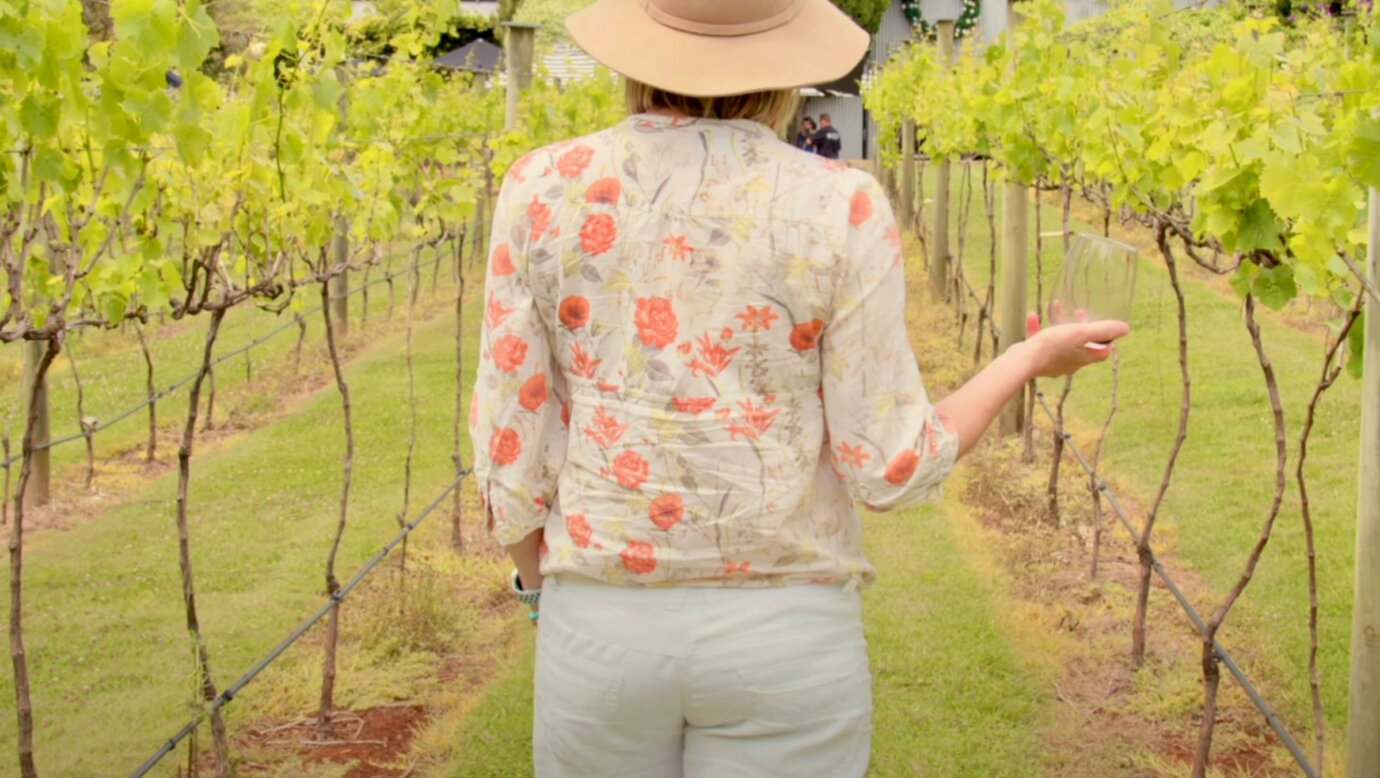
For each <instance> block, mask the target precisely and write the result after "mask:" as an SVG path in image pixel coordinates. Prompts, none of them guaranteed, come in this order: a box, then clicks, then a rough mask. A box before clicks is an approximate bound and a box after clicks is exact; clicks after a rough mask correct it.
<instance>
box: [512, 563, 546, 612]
mask: <svg viewBox="0 0 1380 778" xmlns="http://www.w3.org/2000/svg"><path fill="white" fill-rule="evenodd" d="M513 594H516V595H517V598H518V602H521V603H522V604H523V605H526V606H527V607H529V608H535V607H537V603H539V602H541V589H532V590H530V591H529V590H527V589H523V588H522V579H521V578H520V577H518V571H517V570H516V569H514V570H513Z"/></svg>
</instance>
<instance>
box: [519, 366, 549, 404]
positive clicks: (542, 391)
mask: <svg viewBox="0 0 1380 778" xmlns="http://www.w3.org/2000/svg"><path fill="white" fill-rule="evenodd" d="M545 402H546V374H545V373H537V374H536V375H534V376H532V377H531V378H529V379H527V380H526V381H525V382H523V384H522V388H521V389H519V390H518V404H519V405H521V406H522V407H524V408H526V409H527V410H529V411H535V410H536V409H538V408H540V407H541V406H542V404H543V403H545Z"/></svg>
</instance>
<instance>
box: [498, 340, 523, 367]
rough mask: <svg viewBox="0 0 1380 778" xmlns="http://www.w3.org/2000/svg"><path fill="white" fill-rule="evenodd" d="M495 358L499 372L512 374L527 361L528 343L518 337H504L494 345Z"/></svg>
mask: <svg viewBox="0 0 1380 778" xmlns="http://www.w3.org/2000/svg"><path fill="white" fill-rule="evenodd" d="M493 358H494V364H495V365H498V369H499V370H502V371H503V372H505V373H511V372H513V371H514V370H517V369H518V368H519V367H522V363H523V362H525V361H527V341H525V340H523V339H522V338H519V337H518V336H516V335H504V336H503V337H501V338H499V339H498V341H497V342H495V343H494V349H493Z"/></svg>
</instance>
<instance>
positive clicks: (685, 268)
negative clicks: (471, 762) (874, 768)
mask: <svg viewBox="0 0 1380 778" xmlns="http://www.w3.org/2000/svg"><path fill="white" fill-rule="evenodd" d="M567 25H568V27H569V29H570V32H571V34H572V35H573V36H574V38H575V40H576V41H577V42H578V43H579V44H580V45H581V46H582V47H583V48H584V49H585V50H586V51H588V52H589V53H590V54H591V55H593V56H594V57H596V58H597V59H599V60H600V61H602V62H603V63H604V64H606V65H608V66H609V67H612V68H614V69H615V70H617V71H619V72H621V73H623V74H624V75H625V76H626V77H627V96H628V104H629V108H630V111H631V112H632V114H633V115H632V116H630V117H629V118H628V119H626V120H625V121H623V122H621V123H620V124H618V125H616V126H614V127H612V128H609V129H607V130H604V131H603V132H599V133H596V134H594V135H591V136H588V137H584V138H580V139H577V140H573V141H569V142H565V143H560V144H557V145H555V146H552V147H549V148H545V149H541V150H539V151H536V152H534V153H532V154H529V155H528V156H527V157H525V158H523V159H522V160H519V161H518V162H517V163H516V164H515V165H514V166H513V168H512V169H511V170H510V171H509V172H508V175H507V177H506V179H505V181H504V183H503V188H502V192H501V193H500V195H499V197H498V200H497V203H496V206H495V211H494V228H493V236H494V237H493V242H494V246H493V249H492V254H491V257H490V264H489V269H488V284H487V291H486V315H485V328H484V336H483V354H482V359H481V365H480V369H479V376H478V382H477V385H476V388H475V395H474V399H473V404H472V408H471V422H470V423H471V435H472V439H473V440H474V441H476V448H477V451H476V458H475V465H476V476H477V482H478V485H479V488H480V490H481V495H482V498H483V500H484V502H485V505H486V506H487V510H488V512H489V522H490V525H491V529H492V531H493V532H494V534H495V536H496V538H497V539H498V541H499V542H500V543H502V544H503V545H505V546H506V547H507V549H508V551H509V552H510V553H511V554H512V556H513V559H514V561H515V562H516V565H517V570H516V571H515V574H514V588H515V589H517V590H519V592H520V596H521V597H522V598H523V599H524V600H525V601H528V602H530V603H532V604H533V605H534V611H533V617H534V619H535V616H536V611H535V601H536V598H537V597H538V596H540V595H541V594H542V593H544V596H545V599H544V600H543V601H542V602H541V629H540V631H539V635H538V637H537V670H536V704H535V707H536V711H535V721H534V738H533V739H534V746H533V747H534V761H535V764H536V772H537V775H538V776H542V778H548V777H555V776H559V777H561V778H565V777H566V776H598V777H599V778H613V777H614V776H653V777H655V778H661V777H662V776H687V777H689V778H697V777H704V776H715V778H722V777H725V776H726V777H728V778H733V777H734V776H744V777H745V776H792V777H801V776H804V777H809V776H819V777H820V778H848V777H850V776H860V775H862V774H863V773H864V771H865V770H866V768H867V764H868V753H869V747H870V739H871V724H870V717H871V712H872V700H871V690H870V676H869V670H868V662H867V652H866V643H865V642H864V639H863V628H862V620H861V612H860V602H859V596H858V588H859V587H860V586H865V585H867V584H868V583H870V582H871V581H872V579H873V577H874V575H875V571H874V570H873V568H872V566H871V565H869V564H868V562H867V560H866V559H865V558H864V557H863V555H862V553H861V542H860V532H861V524H860V522H859V518H858V506H863V507H867V508H869V509H872V510H888V509H892V508H896V507H900V506H903V505H907V504H909V503H913V502H915V501H917V500H921V499H924V498H934V497H937V495H938V492H939V486H940V483H941V482H942V481H943V480H944V478H945V476H947V475H948V473H949V471H950V469H951V468H952V467H953V464H954V461H955V459H956V458H957V457H958V456H959V455H960V454H961V453H962V452H964V451H966V450H967V449H968V448H970V447H971V446H972V445H973V444H974V443H975V442H976V440H977V439H978V437H979V435H981V433H982V432H983V430H984V429H985V428H986V427H987V426H988V424H989V423H990V422H991V420H992V419H993V417H994V416H995V415H996V414H997V413H998V411H999V409H1000V408H1001V407H1002V405H1003V404H1004V403H1005V401H1006V400H1007V399H1008V398H1010V397H1011V396H1012V395H1013V394H1015V393H1016V392H1017V391H1018V390H1019V388H1020V387H1021V386H1023V385H1025V384H1026V383H1027V382H1028V381H1030V380H1031V379H1032V378H1033V377H1035V376H1037V375H1045V376H1054V375H1063V374H1067V373H1071V372H1073V371H1074V370H1077V369H1078V368H1080V367H1082V366H1084V365H1087V364H1089V363H1092V362H1096V361H1100V360H1102V359H1105V358H1106V356H1107V353H1108V351H1107V350H1105V349H1101V350H1099V349H1093V348H1089V347H1088V346H1087V345H1086V344H1089V343H1092V342H1096V341H1104V342H1106V341H1112V340H1115V339H1116V338H1119V337H1121V336H1122V335H1125V334H1126V332H1127V331H1128V327H1127V326H1126V325H1125V324H1122V323H1119V322H1104V323H1099V324H1069V325H1065V326H1060V327H1052V328H1049V329H1048V330H1045V331H1043V332H1036V331H1035V330H1036V329H1038V327H1032V328H1031V337H1030V338H1029V339H1028V340H1026V341H1025V342H1023V343H1021V344H1018V345H1015V346H1012V347H1011V348H1009V349H1007V351H1006V352H1005V353H1004V354H1002V355H1001V356H1000V357H998V358H997V359H995V360H994V361H993V362H992V363H991V364H990V365H989V366H988V367H987V368H986V369H985V370H983V371H982V372H981V373H980V374H979V375H978V376H977V377H975V378H974V379H973V380H971V381H970V382H969V383H967V384H966V385H965V386H963V387H962V388H961V389H959V390H958V391H956V392H955V393H954V394H952V395H951V396H949V397H947V398H945V399H944V400H943V401H942V402H940V403H938V404H937V405H935V404H931V403H930V402H929V400H928V399H927V398H926V394H925V389H924V386H923V384H922V383H921V377H920V372H919V370H918V368H917V367H916V363H915V358H914V356H913V354H912V352H911V348H910V343H909V341H908V340H907V336H906V326H905V318H904V312H905V303H904V296H903V295H904V278H903V273H902V267H901V262H902V257H901V247H900V243H901V241H900V235H899V233H898V231H897V229H896V225H895V222H894V221H893V219H892V215H891V210H890V208H889V207H888V205H887V201H886V198H885V197H884V196H883V193H882V190H881V189H880V188H879V187H878V185H877V183H876V181H874V180H873V179H872V178H871V177H870V176H868V175H867V174H865V173H862V172H860V171H856V170H851V169H849V168H848V167H847V166H845V165H842V164H840V163H838V162H834V161H831V160H825V159H821V158H820V157H818V156H813V155H809V154H805V153H802V152H801V151H799V150H798V149H795V148H792V147H791V146H790V145H789V144H787V143H782V142H781V141H780V140H778V138H777V135H776V128H779V127H781V126H783V125H784V123H785V122H786V121H787V120H788V118H789V117H790V116H791V114H792V110H793V105H794V94H793V89H794V88H795V87H799V86H802V85H807V84H814V83H822V82H827V81H830V80H833V79H835V78H838V77H840V76H842V75H843V74H845V73H847V72H849V71H850V70H851V69H852V67H853V65H854V64H855V63H856V62H857V61H858V60H859V59H860V58H861V57H862V55H863V54H864V52H865V51H866V49H867V46H868V36H867V34H866V33H865V32H864V31H863V30H861V29H859V28H858V27H857V26H856V25H854V24H853V23H852V22H851V21H850V20H849V19H848V18H847V17H846V16H844V15H843V14H842V13H840V12H839V11H838V10H836V9H835V8H834V6H833V5H832V4H831V3H830V2H829V1H828V0H732V2H730V1H729V0H721V1H719V2H711V1H707V0H599V1H598V2H596V3H595V4H593V5H592V6H589V7H588V8H586V9H584V10H582V11H580V12H578V13H576V14H574V15H573V16H571V17H570V18H569V19H568V20H567ZM800 52H809V55H808V56H801V54H800ZM921 594H922V593H921Z"/></svg>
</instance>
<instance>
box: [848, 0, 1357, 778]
mask: <svg viewBox="0 0 1380 778" xmlns="http://www.w3.org/2000/svg"><path fill="white" fill-rule="evenodd" d="M1022 6H1023V9H1022V15H1023V17H1024V21H1023V23H1021V24H1020V25H1019V26H1018V27H1016V29H1015V30H1014V31H1012V32H1011V33H1009V34H1008V35H1007V36H1005V37H1004V38H1003V39H1002V40H999V41H997V42H996V43H995V44H993V45H992V46H990V47H989V48H988V49H986V51H984V52H981V53H978V52H974V51H971V50H965V51H964V53H963V56H962V57H961V58H960V59H959V61H958V63H957V64H956V65H955V67H954V70H953V72H949V71H948V70H947V69H945V68H943V67H941V66H939V63H938V56H937V53H936V51H935V50H934V48H933V47H931V46H925V45H914V46H910V47H906V48H904V49H902V50H901V51H900V52H898V53H897V54H896V55H895V56H894V57H893V59H892V60H891V61H890V62H889V63H888V65H887V66H886V67H885V68H883V69H882V70H881V71H880V72H879V73H878V74H877V75H876V77H875V78H874V79H873V80H872V82H871V84H870V86H869V89H868V92H867V94H866V95H865V96H864V100H865V103H866V105H867V107H868V109H869V111H871V113H872V115H873V116H874V117H875V118H876V119H877V123H878V127H879V132H881V133H882V135H883V138H885V139H891V138H894V137H895V133H896V132H898V131H899V128H900V127H901V125H902V122H903V121H904V120H906V119H910V120H913V121H914V122H915V124H916V126H917V128H918V132H919V135H920V139H921V149H922V151H923V152H924V153H925V154H926V155H927V156H928V157H930V158H933V159H939V160H944V159H954V158H958V157H959V156H962V155H975V156H979V157H983V158H987V159H990V160H991V161H992V163H994V165H995V169H996V171H997V174H998V175H999V176H1000V177H1002V178H1004V179H1005V180H1007V181H1011V182H1018V183H1020V184H1023V185H1027V186H1031V187H1035V188H1037V189H1051V188H1060V189H1066V190H1073V191H1078V192H1081V193H1083V194H1084V195H1085V196H1086V197H1088V198H1089V199H1091V200H1093V201H1095V202H1098V203H1100V204H1102V205H1103V206H1104V207H1105V209H1106V212H1107V214H1108V217H1109V218H1110V214H1111V213H1112V212H1113V211H1116V212H1118V213H1120V214H1122V216H1123V219H1129V220H1131V221H1135V222H1137V223H1139V224H1142V225H1144V226H1146V227H1148V228H1150V229H1151V230H1152V231H1153V232H1154V234H1155V235H1156V236H1157V245H1158V248H1159V253H1160V255H1161V257H1162V259H1163V261H1164V264H1165V267H1166V269H1167V271H1168V272H1169V278H1170V282H1171V286H1172V288H1173V290H1174V293H1175V305H1176V309H1177V319H1178V328H1179V358H1180V373H1181V389H1182V398H1181V406H1180V415H1179V420H1178V434H1177V436H1176V438H1175V441H1174V443H1173V445H1172V447H1171V449H1170V452H1169V456H1168V459H1167V462H1166V466H1165V470H1164V475H1163V478H1162V481H1161V483H1160V486H1159V489H1158V491H1157V493H1156V496H1155V499H1154V502H1153V504H1152V505H1151V507H1150V508H1149V510H1148V513H1147V516H1146V518H1145V520H1144V523H1143V524H1142V526H1141V528H1140V531H1139V533H1138V534H1139V537H1138V538H1137V542H1138V544H1139V551H1140V555H1141V574H1140V586H1139V591H1138V593H1137V601H1138V607H1137V613H1136V615H1135V617H1134V620H1133V638H1134V639H1133V661H1134V662H1135V664H1136V665H1140V664H1141V663H1142V662H1144V661H1145V614H1146V600H1147V597H1148V591H1149V583H1150V574H1151V570H1150V561H1151V559H1152V554H1151V552H1150V543H1151V540H1152V538H1153V531H1154V528H1155V520H1156V518H1157V516H1158V515H1159V512H1160V509H1161V507H1162V505H1163V500H1164V497H1165V494H1166V492H1167V490H1168V489H1169V488H1170V485H1171V481H1172V478H1173V474H1174V470H1175V464H1176V461H1177V457H1178V453H1179V451H1180V450H1181V449H1182V447H1183V443H1184V440H1185V439H1186V437H1187V434H1188V421H1189V411H1190V408H1191V391H1190V389H1191V384H1190V379H1189V363H1188V349H1187V324H1186V322H1187V317H1188V312H1187V311H1186V310H1185V305H1184V298H1183V293H1182V290H1181V288H1180V279H1179V276H1180V272H1181V271H1180V270H1179V268H1178V263H1179V262H1180V261H1182V259H1183V258H1187V259H1188V260H1191V261H1193V262H1194V263H1196V264H1198V265H1199V266H1201V267H1202V268H1204V269H1206V270H1208V271H1209V272H1212V273H1216V274H1224V275H1228V276H1229V277H1230V281H1231V285H1232V287H1233V288H1234V289H1235V290H1236V292H1237V293H1238V294H1239V295H1240V298H1241V300H1242V304H1243V311H1244V317H1245V323H1246V326H1247V329H1248V331H1249V333H1250V335H1251V337H1252V343H1253V344H1254V345H1255V353H1256V355H1257V357H1258V361H1259V363H1260V366H1261V369H1262V374H1261V375H1262V378H1263V380H1264V382H1265V386H1266V389H1267V393H1268V395H1269V397H1270V399H1271V404H1272V410H1273V411H1274V419H1275V424H1274V429H1275V433H1276V434H1275V440H1276V444H1277V446H1276V447H1277V452H1278V457H1277V462H1276V468H1275V485H1276V488H1275V490H1274V499H1273V500H1272V502H1271V505H1270V507H1269V510H1268V511H1267V512H1266V516H1265V520H1264V524H1263V528H1262V531H1261V534H1260V538H1259V540H1258V542H1257V543H1256V544H1255V546H1254V547H1253V549H1252V550H1251V551H1250V553H1249V554H1248V556H1247V558H1246V560H1245V564H1244V571H1243V573H1242V574H1241V576H1240V578H1239V580H1237V582H1236V584H1235V586H1234V587H1232V589H1231V591H1230V592H1229V593H1228V594H1227V595H1226V597H1225V598H1224V600H1223V601H1222V603H1221V604H1220V605H1219V606H1218V607H1217V609H1216V611H1215V613H1214V614H1213V616H1212V618H1211V620H1210V621H1209V622H1208V623H1207V625H1206V631H1205V634H1204V649H1203V673H1204V681H1205V693H1206V708H1207V710H1206V712H1205V715H1204V717H1203V720H1202V727H1201V732H1200V738H1199V748H1198V751H1197V755H1196V759H1195V766H1194V774H1195V775H1203V774H1205V772H1206V769H1207V762H1208V757H1209V753H1210V748H1211V743H1212V735H1213V724H1214V716H1213V715H1212V708H1213V705H1214V704H1215V696H1216V687H1217V675H1218V674H1217V669H1216V664H1217V659H1216V656H1215V654H1214V651H1213V648H1212V646H1213V640H1214V639H1215V636H1216V634H1217V631H1218V629H1219V628H1220V627H1221V625H1222V623H1223V622H1224V621H1225V620H1226V618H1227V616H1228V615H1229V613H1230V612H1231V610H1232V608H1233V606H1234V605H1235V603H1236V602H1237V600H1238V598H1239V597H1240V596H1241V595H1242V593H1243V592H1244V590H1245V589H1246V588H1247V587H1248V585H1249V583H1250V580H1251V573H1252V571H1253V569H1254V568H1255V566H1256V564H1257V563H1258V562H1259V561H1260V559H1261V557H1262V555H1263V553H1264V552H1265V550H1266V548H1267V546H1268V543H1269V539H1270V535H1271V530H1272V528H1273V525H1274V521H1275V518H1276V517H1277V516H1278V514H1279V502H1280V500H1281V499H1282V495H1283V486H1282V484H1283V483H1284V477H1285V476H1284V474H1285V467H1286V461H1287V451H1286V449H1285V447H1284V443H1283V441H1284V438H1283V419H1284V409H1283V407H1282V404H1281V402H1280V400H1279V394H1278V387H1277V381H1276V377H1275V375H1274V371H1273V368H1272V367H1271V365H1270V360H1269V358H1268V356H1267V353H1266V350H1265V346H1264V344H1263V342H1262V338H1261V334H1260V330H1259V327H1258V326H1257V325H1256V319H1257V318H1258V314H1257V306H1258V305H1263V306H1265V307H1266V308H1269V309H1273V310H1279V309H1282V308H1285V307H1286V306H1289V305H1291V304H1294V303H1295V301H1296V300H1298V301H1304V300H1306V301H1312V302H1316V303H1318V304H1319V306H1320V307H1322V309H1324V310H1329V311H1332V312H1334V314H1335V315H1336V316H1337V317H1339V318H1341V317H1343V315H1344V312H1346V311H1349V310H1350V311H1359V308H1360V305H1361V298H1362V297H1366V296H1374V284H1373V281H1372V280H1371V279H1367V278H1365V277H1364V275H1363V273H1362V272H1361V270H1360V263H1359V261H1358V258H1359V257H1361V256H1363V255H1364V251H1365V249H1366V246H1365V237H1366V236H1365V231H1364V229H1363V226H1364V224H1363V223H1364V218H1365V213H1364V192H1365V188H1366V187H1368V186H1377V185H1380V118H1377V113H1376V112H1377V108H1380V28H1377V26H1376V21H1375V19H1374V17H1373V15H1372V14H1371V12H1370V11H1369V9H1362V10H1361V11H1360V14H1361V15H1360V16H1359V17H1358V19H1357V24H1355V25H1350V26H1346V27H1343V28H1339V27H1338V26H1337V25H1335V24H1334V23H1333V22H1332V20H1330V19H1327V18H1296V19H1294V20H1293V23H1292V24H1290V25H1287V26H1286V25H1283V24H1281V22H1280V21H1279V20H1278V19H1277V18H1275V17H1274V16H1272V15H1253V14H1252V13H1250V12H1249V11H1248V10H1247V9H1243V8H1241V7H1237V6H1224V7H1219V8H1213V9H1204V10H1197V9H1188V10H1183V11H1176V10H1174V9H1173V8H1171V7H1170V6H1169V5H1168V4H1164V3H1156V2H1133V3H1129V4H1126V5H1125V6H1119V7H1117V8H1115V9H1113V10H1112V11H1111V12H1110V13H1108V14H1107V15H1106V16H1103V17H1101V18H1098V19H1096V20H1092V21H1089V22H1085V23H1082V24H1080V25H1077V26H1074V27H1069V28H1066V27H1065V25H1064V18H1063V16H1064V14H1063V9H1062V7H1061V6H1060V5H1059V4H1058V3H1056V2H1052V0H1032V2H1028V3H1023V4H1022ZM1357 52H1359V56H1358V55H1357V54H1356V53H1357ZM895 145H896V144H894V143H889V142H885V141H884V142H883V143H881V144H880V146H881V148H882V149H883V150H884V151H883V153H884V155H887V154H890V155H892V156H894V150H893V148H894V146H895ZM889 161H894V160H889ZM1209 255H1211V258H1209ZM1219 256H1222V257H1229V258H1231V259H1230V261H1228V262H1220V261H1219V260H1218V259H1217V257H1219ZM1374 300H1376V301H1380V296H1374ZM1354 317H1355V314H1354V313H1353V314H1349V315H1347V318H1346V319H1345V322H1347V323H1349V322H1351V321H1352V320H1354ZM981 319H982V317H981V315H980V316H979V318H978V326H979V327H981ZM1341 331H1342V332H1343V333H1345V332H1348V331H1350V332H1351V333H1353V340H1354V333H1355V332H1356V330H1355V329H1354V328H1351V327H1349V326H1347V324H1344V325H1343V326H1342V327H1341ZM1340 341H1341V338H1340V337H1334V338H1332V339H1331V340H1330V347H1329V351H1328V356H1327V359H1326V361H1325V364H1324V369H1323V378H1322V380H1321V381H1320V382H1319V386H1318V391H1317V393H1316V394H1315V396H1314V399H1313V403H1312V405H1310V409H1309V416H1310V418H1311V414H1312V407H1313V406H1315V405H1316V401H1317V398H1318V397H1319V396H1320V395H1321V393H1322V392H1323V391H1325V390H1326V389H1327V387H1328V386H1330V385H1331V382H1332V379H1333V378H1335V375H1334V372H1333V371H1334V368H1333V367H1332V366H1333V365H1334V364H1342V363H1343V362H1345V363H1346V364H1347V369H1348V370H1350V372H1352V374H1353V375H1359V372H1360V349H1359V348H1354V347H1353V348H1350V349H1348V350H1347V352H1346V353H1347V356H1345V357H1344V356H1342V355H1341V354H1338V349H1339V347H1340V346H1341V345H1342V344H1341V342H1340ZM1306 440H1307V435H1306V432H1305V434H1304V436H1303V437H1302V438H1301V439H1300V449H1301V450H1303V449H1305V448H1306ZM1055 445H1056V446H1058V445H1059V441H1058V440H1057V439H1056V443H1055ZM1056 462H1057V460H1056ZM1056 466H1057V465H1056ZM1299 472H1300V473H1301V472H1302V471H1301V470H1300V471H1299ZM1051 488H1052V487H1051ZM1050 505H1051V511H1057V495H1056V494H1054V493H1053V492H1051V500H1050ZM1306 510H1307V509H1306V506H1305V517H1306V516H1307V513H1306ZM1305 534H1306V536H1307V542H1308V543H1309V547H1310V548H1311V547H1312V546H1311V544H1312V528H1311V524H1310V525H1309V526H1306V527H1305ZM1310 564H1311V558H1310ZM1312 580H1313V578H1312V577H1311V575H1310V581H1312ZM1316 597H1317V594H1316V591H1314V590H1311V591H1310V600H1311V601H1312V602H1313V603H1314V604H1313V606H1312V607H1313V608H1316ZM1311 620H1312V622H1313V624H1312V626H1311V631H1312V633H1313V638H1312V640H1313V644H1314V648H1313V653H1314V654H1316V650H1317V649H1316V642H1317V638H1316V624H1315V622H1316V615H1313V616H1312V619H1311ZM1310 675H1311V676H1313V678H1312V679H1311V683H1310V685H1311V687H1312V690H1313V695H1314V709H1315V711H1317V710H1320V703H1319V702H1318V694H1319V692H1318V688H1319V685H1318V683H1317V681H1316V666H1315V664H1311V663H1310ZM1315 720H1316V723H1315V726H1316V727H1317V729H1318V730H1319V731H1318V732H1317V733H1316V734H1317V741H1318V747H1317V753H1316V754H1315V758H1316V759H1317V761H1318V764H1319V766H1321V762H1322V746H1321V743H1322V732H1321V728H1322V722H1321V716H1320V714H1318V715H1315Z"/></svg>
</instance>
